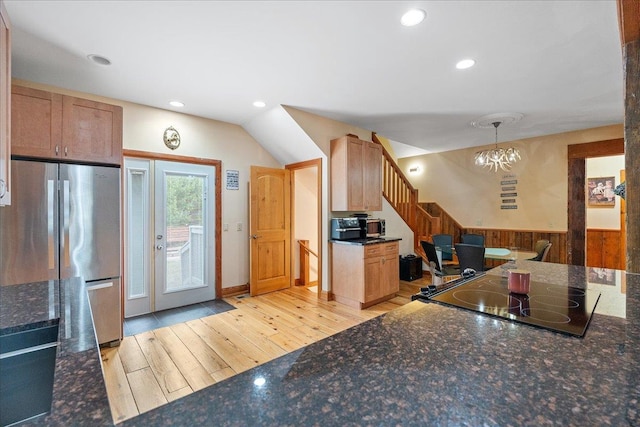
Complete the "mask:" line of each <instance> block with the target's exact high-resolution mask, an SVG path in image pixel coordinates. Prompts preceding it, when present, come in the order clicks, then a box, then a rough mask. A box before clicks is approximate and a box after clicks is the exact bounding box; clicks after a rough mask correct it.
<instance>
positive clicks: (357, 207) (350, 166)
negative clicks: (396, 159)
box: [331, 135, 382, 211]
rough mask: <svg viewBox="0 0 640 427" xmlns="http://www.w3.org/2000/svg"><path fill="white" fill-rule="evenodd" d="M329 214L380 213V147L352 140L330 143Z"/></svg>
mask: <svg viewBox="0 0 640 427" xmlns="http://www.w3.org/2000/svg"><path fill="white" fill-rule="evenodd" d="M331 210H333V211H363V210H364V211H367V210H374V211H379V210H382V147H381V146H380V145H378V144H375V143H373V142H368V141H362V140H361V139H358V138H356V137H353V136H348V135H347V136H343V137H341V138H337V139H334V140H332V141H331Z"/></svg>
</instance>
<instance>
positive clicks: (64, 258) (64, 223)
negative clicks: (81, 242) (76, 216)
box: [61, 179, 71, 268]
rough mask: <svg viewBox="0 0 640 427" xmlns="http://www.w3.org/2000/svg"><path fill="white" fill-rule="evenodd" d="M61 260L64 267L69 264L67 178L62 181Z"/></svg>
mask: <svg viewBox="0 0 640 427" xmlns="http://www.w3.org/2000/svg"><path fill="white" fill-rule="evenodd" d="M62 194H63V196H62V197H63V198H62V227H63V228H62V229H63V234H62V242H61V246H62V248H61V249H62V260H61V261H62V262H63V266H64V267H65V268H67V267H69V266H70V265H71V260H70V256H69V249H70V248H69V246H70V244H69V216H70V204H71V202H70V200H69V180H68V179H65V180H63V181H62Z"/></svg>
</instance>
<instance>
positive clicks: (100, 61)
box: [87, 53, 111, 65]
mask: <svg viewBox="0 0 640 427" xmlns="http://www.w3.org/2000/svg"><path fill="white" fill-rule="evenodd" d="M87 58H89V60H90V61H93V62H95V63H96V64H98V65H111V61H109V59H108V58H105V57H104V56H102V55H96V54H95V53H92V54H91V55H87Z"/></svg>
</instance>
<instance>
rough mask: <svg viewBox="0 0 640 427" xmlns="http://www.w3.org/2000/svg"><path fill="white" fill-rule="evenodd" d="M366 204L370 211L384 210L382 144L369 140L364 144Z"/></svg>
mask: <svg viewBox="0 0 640 427" xmlns="http://www.w3.org/2000/svg"><path fill="white" fill-rule="evenodd" d="M363 158H364V168H363V175H364V182H365V190H364V206H365V209H366V210H369V211H381V210H382V146H380V145H378V144H375V143H372V142H367V143H366V144H365V145H364V152H363Z"/></svg>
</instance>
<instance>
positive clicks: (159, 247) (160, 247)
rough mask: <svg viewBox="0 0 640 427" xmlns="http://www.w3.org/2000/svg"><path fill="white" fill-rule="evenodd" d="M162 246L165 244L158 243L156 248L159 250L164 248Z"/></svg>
mask: <svg viewBox="0 0 640 427" xmlns="http://www.w3.org/2000/svg"><path fill="white" fill-rule="evenodd" d="M162 248H164V246H162V245H156V249H157V250H159V251H161V250H162Z"/></svg>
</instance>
